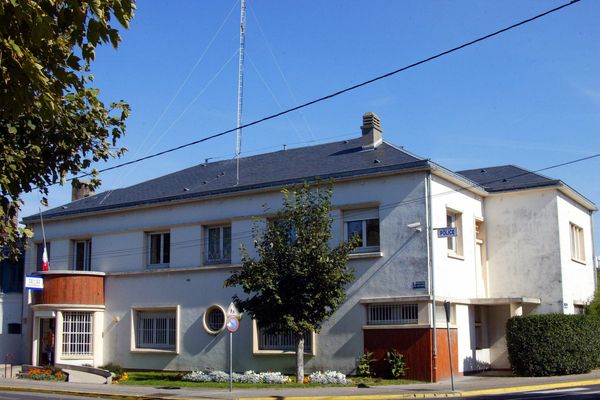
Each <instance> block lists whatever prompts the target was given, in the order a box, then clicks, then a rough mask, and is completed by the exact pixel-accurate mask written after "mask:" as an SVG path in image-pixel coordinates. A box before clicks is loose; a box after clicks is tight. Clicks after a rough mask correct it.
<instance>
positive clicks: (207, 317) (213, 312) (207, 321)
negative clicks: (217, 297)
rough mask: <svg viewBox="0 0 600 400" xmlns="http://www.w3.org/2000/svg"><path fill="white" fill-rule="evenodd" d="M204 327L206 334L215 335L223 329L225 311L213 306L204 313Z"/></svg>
mask: <svg viewBox="0 0 600 400" xmlns="http://www.w3.org/2000/svg"><path fill="white" fill-rule="evenodd" d="M204 326H205V328H206V330H207V331H208V333H211V334H213V335H216V334H217V333H219V332H221V331H222V330H223V328H225V311H223V309H222V308H221V307H219V306H218V305H213V306H211V307H209V308H208V310H207V311H206V312H205V313H204Z"/></svg>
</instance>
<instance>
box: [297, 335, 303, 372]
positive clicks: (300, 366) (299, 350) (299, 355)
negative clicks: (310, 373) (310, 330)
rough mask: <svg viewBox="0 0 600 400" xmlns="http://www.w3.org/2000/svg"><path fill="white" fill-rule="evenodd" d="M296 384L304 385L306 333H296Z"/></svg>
mask: <svg viewBox="0 0 600 400" xmlns="http://www.w3.org/2000/svg"><path fill="white" fill-rule="evenodd" d="M296 382H298V383H304V332H299V333H296Z"/></svg>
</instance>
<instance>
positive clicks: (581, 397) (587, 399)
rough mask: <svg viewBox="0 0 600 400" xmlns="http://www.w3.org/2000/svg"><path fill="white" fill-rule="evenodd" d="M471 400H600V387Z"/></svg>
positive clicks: (499, 395) (498, 395)
mask: <svg viewBox="0 0 600 400" xmlns="http://www.w3.org/2000/svg"><path fill="white" fill-rule="evenodd" d="M468 399H470V400H484V399H485V400H494V399H503V400H504V399H507V400H530V399H577V400H592V399H600V385H588V386H581V387H572V388H564V389H548V390H534V391H530V392H520V393H511V394H497V395H486V396H473V397H468Z"/></svg>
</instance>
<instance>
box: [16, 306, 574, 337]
mask: <svg viewBox="0 0 600 400" xmlns="http://www.w3.org/2000/svg"><path fill="white" fill-rule="evenodd" d="M573 314H575V315H584V314H585V306H584V305H583V304H574V305H573ZM9 325H10V324H9ZM8 333H10V332H8Z"/></svg>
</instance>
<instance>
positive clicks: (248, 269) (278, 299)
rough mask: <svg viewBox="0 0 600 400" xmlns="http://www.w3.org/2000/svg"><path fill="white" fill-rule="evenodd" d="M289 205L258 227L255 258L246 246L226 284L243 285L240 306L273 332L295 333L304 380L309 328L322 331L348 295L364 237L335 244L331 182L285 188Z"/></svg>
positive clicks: (255, 229)
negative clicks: (352, 259) (351, 258)
mask: <svg viewBox="0 0 600 400" xmlns="http://www.w3.org/2000/svg"><path fill="white" fill-rule="evenodd" d="M282 193H283V207H282V208H281V209H280V210H279V211H278V212H277V215H276V218H275V219H274V220H273V221H272V222H271V223H268V224H267V226H266V228H265V229H264V230H263V229H261V228H260V227H259V226H258V225H257V224H255V226H254V227H253V236H254V247H255V248H256V250H257V254H258V258H252V257H250V256H249V255H248V252H247V250H246V249H245V248H244V247H242V269H241V270H239V271H236V272H234V273H232V275H231V276H230V277H229V278H228V279H227V280H226V281H225V286H228V287H232V286H236V285H240V286H241V287H242V289H243V291H244V293H246V294H247V295H248V296H247V297H246V298H244V299H241V298H239V297H238V296H237V295H235V296H234V301H235V303H236V305H237V306H238V307H239V308H240V309H241V310H242V311H245V312H247V313H248V314H249V315H250V316H251V318H253V319H256V320H257V321H258V323H259V324H260V326H261V327H264V328H265V329H267V330H268V331H269V332H271V333H286V332H290V331H291V332H292V334H293V335H294V337H295V343H296V379H297V381H298V382H299V383H302V382H303V379H304V341H305V337H304V335H305V332H311V331H315V332H319V331H320V329H321V326H322V324H323V322H324V321H326V320H327V319H328V318H329V317H330V316H331V315H332V314H333V313H334V312H335V311H336V309H337V308H338V307H339V306H340V305H341V304H342V302H343V301H344V299H345V297H346V291H345V285H346V284H348V283H350V282H352V281H353V280H354V273H353V272H352V271H350V270H349V269H348V267H347V261H348V255H349V254H350V252H351V251H352V250H353V249H354V248H355V247H356V246H357V245H358V240H359V239H358V237H354V238H352V240H350V241H349V242H344V241H342V242H341V243H340V244H339V245H337V246H336V247H335V248H333V249H331V248H330V247H329V243H328V242H329V240H330V239H331V222H332V219H331V216H330V214H329V212H330V210H331V195H332V185H331V183H330V184H329V185H328V186H327V187H323V186H319V185H317V186H316V187H314V188H311V187H310V186H309V185H308V184H307V183H305V184H304V185H302V186H300V187H296V188H292V189H291V190H283V191H282Z"/></svg>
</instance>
